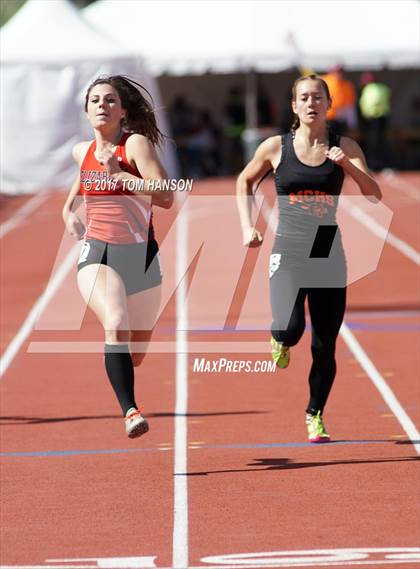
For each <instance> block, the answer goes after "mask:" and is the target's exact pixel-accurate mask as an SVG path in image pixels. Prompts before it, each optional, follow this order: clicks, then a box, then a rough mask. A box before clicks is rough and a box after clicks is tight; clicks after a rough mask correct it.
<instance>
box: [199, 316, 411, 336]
mask: <svg viewBox="0 0 420 569" xmlns="http://www.w3.org/2000/svg"><path fill="white" fill-rule="evenodd" d="M346 324H347V326H348V327H349V328H350V329H351V330H364V331H366V332H417V331H419V330H420V324H418V323H398V324H392V323H379V322H378V323H376V322H374V323H369V322H362V321H360V320H351V319H348V318H346ZM310 329H311V325H310V323H309V322H308V323H307V324H306V326H305V330H310ZM190 332H191V333H192V334H207V333H211V334H221V335H222V334H230V333H232V332H241V333H244V332H249V333H251V334H252V333H253V332H267V334H268V333H269V332H270V329H269V328H267V326H255V327H254V328H241V327H240V326H235V327H229V326H226V327H225V328H224V329H223V330H220V328H211V327H208V328H192V329H191V330H190Z"/></svg>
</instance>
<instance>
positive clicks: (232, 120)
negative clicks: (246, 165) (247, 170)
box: [223, 87, 246, 174]
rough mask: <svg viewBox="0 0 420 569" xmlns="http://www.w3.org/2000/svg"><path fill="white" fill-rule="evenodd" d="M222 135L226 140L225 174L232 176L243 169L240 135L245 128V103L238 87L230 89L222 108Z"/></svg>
mask: <svg viewBox="0 0 420 569" xmlns="http://www.w3.org/2000/svg"><path fill="white" fill-rule="evenodd" d="M223 123H224V128H223V131H224V135H225V140H226V157H225V162H226V169H227V172H226V173H227V174H233V173H235V172H237V171H238V170H240V169H241V168H242V167H243V160H244V154H243V147H242V133H243V132H244V130H245V127H246V117H245V103H244V98H243V94H242V92H241V90H240V88H239V87H232V88H231V89H230V90H229V92H228V96H227V99H226V102H225V105H224V107H223Z"/></svg>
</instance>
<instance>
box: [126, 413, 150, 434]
mask: <svg viewBox="0 0 420 569" xmlns="http://www.w3.org/2000/svg"><path fill="white" fill-rule="evenodd" d="M148 430H149V423H148V422H147V421H146V419H145V418H144V417H143V416H142V414H141V413H140V411H139V410H138V409H134V408H133V409H129V410H128V411H127V415H126V416H125V432H126V433H127V435H128V437H129V438H130V439H135V438H137V437H141V436H142V435H144V433H147V431H148Z"/></svg>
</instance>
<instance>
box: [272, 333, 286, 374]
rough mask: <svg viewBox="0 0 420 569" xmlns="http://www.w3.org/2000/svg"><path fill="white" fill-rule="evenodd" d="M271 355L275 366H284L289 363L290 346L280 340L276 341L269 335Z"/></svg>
mask: <svg viewBox="0 0 420 569" xmlns="http://www.w3.org/2000/svg"><path fill="white" fill-rule="evenodd" d="M271 355H272V357H273V360H274V361H275V362H276V366H277V367H280V368H285V367H287V366H288V365H289V361H290V348H288V347H287V346H285V345H284V344H282V342H277V340H275V339H274V338H273V336H271Z"/></svg>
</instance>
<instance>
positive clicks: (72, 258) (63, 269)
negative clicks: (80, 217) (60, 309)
mask: <svg viewBox="0 0 420 569" xmlns="http://www.w3.org/2000/svg"><path fill="white" fill-rule="evenodd" d="M79 250H80V244H79V243H75V244H74V245H73V247H72V248H71V250H70V251H69V253H68V254H67V256H66V257H65V259H64V261H63V262H62V263H61V265H60V266H59V268H58V270H57V271H56V273H55V274H54V276H53V277H52V279H51V280H50V281H49V283H48V285H47V287H46V289H45V290H44V292H43V293H42V294H41V296H40V297H39V298H38V300H37V301H36V302H35V304H34V305H33V307H32V309H31V311H30V312H29V314H28V316H27V317H26V320H25V321H24V323H23V324H22V326H21V327H20V329H19V331H18V333H17V334H16V336H15V337H14V338H13V340H12V341H11V342H10V344H9V345H8V346H7V348H6V350H5V352H4V354H3V355H2V357H1V358H0V377H2V376H3V375H4V374H5V372H6V370H7V368H8V367H9V366H10V364H11V363H12V361H13V359H14V358H15V356H16V354H17V353H18V352H19V350H20V348H21V346H22V344H23V343H24V342H25V340H26V339H27V338H28V336H29V334H30V333H31V332H32V329H33V327H34V324H35V322H36V320H37V318H38V317H39V316H40V315H41V313H42V311H43V310H44V309H45V307H46V306H47V304H48V303H49V301H50V300H51V299H52V297H53V296H54V294H55V293H56V292H57V290H58V288H59V287H60V285H61V283H62V282H63V281H64V279H65V278H66V276H67V274H68V272H69V271H70V269H71V268H72V266H73V265H74V263H75V262H76V259H77V257H78V255H79Z"/></svg>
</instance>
